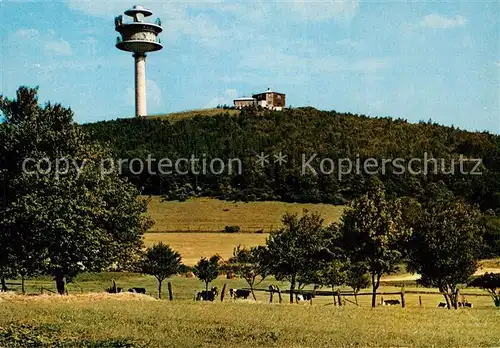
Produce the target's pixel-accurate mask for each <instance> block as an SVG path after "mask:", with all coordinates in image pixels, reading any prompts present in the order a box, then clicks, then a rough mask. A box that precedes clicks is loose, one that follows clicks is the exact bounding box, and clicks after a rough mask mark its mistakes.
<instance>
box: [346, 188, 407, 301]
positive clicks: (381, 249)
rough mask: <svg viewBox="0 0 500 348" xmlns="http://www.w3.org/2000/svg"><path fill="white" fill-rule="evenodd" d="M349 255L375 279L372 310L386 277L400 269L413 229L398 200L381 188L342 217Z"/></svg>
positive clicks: (361, 198)
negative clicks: (403, 217)
mask: <svg viewBox="0 0 500 348" xmlns="http://www.w3.org/2000/svg"><path fill="white" fill-rule="evenodd" d="M340 228H341V230H342V231H343V236H344V243H345V248H346V252H347V253H348V255H349V257H350V258H351V259H352V261H353V262H363V263H364V264H365V265H366V267H367V270H368V273H369V274H370V276H371V283H372V292H373V295H372V307H375V306H376V301H377V289H378V287H379V285H380V278H381V277H382V275H383V274H390V273H392V272H394V271H396V270H397V265H398V263H399V262H400V261H401V259H402V255H403V254H402V250H403V245H404V242H405V240H406V239H407V237H408V235H409V230H408V229H407V228H406V227H405V225H404V223H403V219H402V213H401V206H400V203H399V201H398V200H389V199H387V198H386V196H385V193H384V191H383V190H382V189H381V188H380V187H376V188H374V189H373V190H372V191H370V192H369V193H367V194H365V195H363V196H362V197H360V198H358V199H356V200H354V201H353V202H352V203H351V205H350V206H349V207H348V209H346V211H345V212H344V214H343V215H342V218H341V227H340Z"/></svg>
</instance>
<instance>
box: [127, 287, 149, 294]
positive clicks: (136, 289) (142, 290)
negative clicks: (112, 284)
mask: <svg viewBox="0 0 500 348" xmlns="http://www.w3.org/2000/svg"><path fill="white" fill-rule="evenodd" d="M128 292H135V293H137V294H144V295H146V288H130V289H128Z"/></svg>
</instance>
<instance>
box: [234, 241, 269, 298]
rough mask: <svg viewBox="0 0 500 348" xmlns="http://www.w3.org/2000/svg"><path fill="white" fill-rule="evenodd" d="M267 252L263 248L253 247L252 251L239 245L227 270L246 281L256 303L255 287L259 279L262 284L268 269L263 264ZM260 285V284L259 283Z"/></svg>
mask: <svg viewBox="0 0 500 348" xmlns="http://www.w3.org/2000/svg"><path fill="white" fill-rule="evenodd" d="M263 252H265V248H264V247H263V246H258V247H252V248H250V249H247V248H244V247H242V246H241V245H238V246H237V247H236V248H234V249H233V256H232V257H231V258H230V259H229V260H228V263H227V266H226V267H227V269H228V270H229V271H231V272H234V273H235V274H237V275H238V276H240V277H242V278H243V279H245V281H246V282H247V283H248V286H249V287H250V291H251V292H252V296H253V299H254V300H255V301H256V300H257V298H256V297H255V292H254V287H255V285H256V282H257V278H258V277H259V276H260V277H261V279H260V281H259V283H260V282H262V281H263V280H264V279H265V277H266V267H265V265H264V264H263V263H262V257H261V255H262V253H263ZM257 284H258V283H257Z"/></svg>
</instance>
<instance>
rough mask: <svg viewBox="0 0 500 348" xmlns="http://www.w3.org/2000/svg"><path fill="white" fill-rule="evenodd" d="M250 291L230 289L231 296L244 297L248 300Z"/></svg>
mask: <svg viewBox="0 0 500 348" xmlns="http://www.w3.org/2000/svg"><path fill="white" fill-rule="evenodd" d="M250 293H251V292H250V290H245V289H229V296H230V297H231V298H234V299H237V298H243V299H245V300H246V299H247V298H248V296H250Z"/></svg>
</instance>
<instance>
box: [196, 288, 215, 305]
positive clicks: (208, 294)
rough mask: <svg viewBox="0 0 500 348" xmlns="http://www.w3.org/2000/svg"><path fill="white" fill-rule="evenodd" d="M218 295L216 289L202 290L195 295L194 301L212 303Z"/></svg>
mask: <svg viewBox="0 0 500 348" xmlns="http://www.w3.org/2000/svg"><path fill="white" fill-rule="evenodd" d="M218 295H219V290H218V289H217V287H215V286H214V287H213V288H212V289H211V290H208V291H207V290H202V291H199V292H198V293H197V294H196V301H214V300H215V299H216V298H217V296H218Z"/></svg>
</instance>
